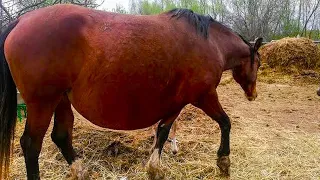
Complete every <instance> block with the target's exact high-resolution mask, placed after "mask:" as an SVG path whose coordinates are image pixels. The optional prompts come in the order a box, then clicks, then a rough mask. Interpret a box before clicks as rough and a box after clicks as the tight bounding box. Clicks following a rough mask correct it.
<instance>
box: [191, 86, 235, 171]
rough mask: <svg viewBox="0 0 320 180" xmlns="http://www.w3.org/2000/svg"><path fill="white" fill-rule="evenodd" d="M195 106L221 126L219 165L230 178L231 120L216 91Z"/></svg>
mask: <svg viewBox="0 0 320 180" xmlns="http://www.w3.org/2000/svg"><path fill="white" fill-rule="evenodd" d="M195 105H196V106H197V107H199V108H200V109H202V110H203V111H204V112H205V113H206V114H207V115H208V116H210V117H211V118H212V119H214V120H215V121H216V122H217V123H218V124H219V127H220V130H221V141H220V147H219V150H218V160H217V165H218V167H219V168H220V170H221V172H222V174H223V175H227V176H228V175H229V168H230V159H229V154H230V129H231V123H230V119H229V117H228V115H227V114H226V113H225V112H224V110H223V109H222V107H221V104H220V103H219V100H218V95H217V92H216V90H213V91H212V92H210V93H208V94H207V95H206V96H204V97H203V99H201V100H200V101H199V102H198V103H197V104H195Z"/></svg>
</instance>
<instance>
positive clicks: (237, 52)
mask: <svg viewBox="0 0 320 180" xmlns="http://www.w3.org/2000/svg"><path fill="white" fill-rule="evenodd" d="M224 50H225V60H224V62H225V63H224V70H229V69H233V68H234V67H236V66H239V65H241V61H242V60H248V59H250V58H246V57H249V56H250V49H249V46H248V45H247V44H245V43H244V42H243V41H242V40H241V41H238V40H234V41H232V42H229V43H228V44H226V47H225V48H224Z"/></svg>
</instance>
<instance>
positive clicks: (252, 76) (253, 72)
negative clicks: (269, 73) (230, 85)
mask: <svg viewBox="0 0 320 180" xmlns="http://www.w3.org/2000/svg"><path fill="white" fill-rule="evenodd" d="M248 45H249V48H250V56H248V57H243V58H246V59H243V60H241V64H240V65H238V66H236V67H235V68H233V70H232V72H233V78H234V79H235V80H236V82H237V83H239V84H240V86H241V87H242V89H243V90H244V92H245V94H246V96H247V98H248V100H249V101H253V100H255V99H256V97H257V91H256V80H257V72H258V69H259V67H260V57H259V53H258V49H259V48H260V46H261V45H262V38H257V39H256V40H255V42H254V45H253V46H252V45H250V44H248Z"/></svg>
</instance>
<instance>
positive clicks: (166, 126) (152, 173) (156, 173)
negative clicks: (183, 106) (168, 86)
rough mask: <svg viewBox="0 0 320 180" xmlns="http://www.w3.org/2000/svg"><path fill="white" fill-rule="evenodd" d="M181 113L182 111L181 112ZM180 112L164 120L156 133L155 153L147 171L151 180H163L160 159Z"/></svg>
mask: <svg viewBox="0 0 320 180" xmlns="http://www.w3.org/2000/svg"><path fill="white" fill-rule="evenodd" d="M179 112H180V111H179ZM179 112H177V113H175V114H173V115H171V116H169V117H168V118H165V119H162V120H161V121H160V123H159V125H158V128H157V131H156V136H155V137H156V142H155V145H154V147H153V152H152V154H151V157H150V159H149V161H148V163H147V171H148V175H149V178H150V179H163V178H164V175H163V173H162V172H161V169H160V158H161V152H162V149H163V145H164V143H165V142H166V141H167V139H168V136H169V132H170V128H171V126H172V124H173V122H174V120H175V119H176V118H177V117H178V115H179Z"/></svg>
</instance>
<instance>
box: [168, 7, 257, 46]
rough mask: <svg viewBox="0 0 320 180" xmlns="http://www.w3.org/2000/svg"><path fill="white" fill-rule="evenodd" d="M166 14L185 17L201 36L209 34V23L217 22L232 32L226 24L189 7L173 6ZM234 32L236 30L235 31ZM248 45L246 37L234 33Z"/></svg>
mask: <svg viewBox="0 0 320 180" xmlns="http://www.w3.org/2000/svg"><path fill="white" fill-rule="evenodd" d="M168 14H171V17H176V18H180V17H185V18H186V19H187V20H188V21H189V23H190V24H192V25H193V26H194V27H195V28H196V30H197V32H198V33H200V34H201V35H202V36H204V37H205V38H207V37H208V36H209V33H208V31H209V26H210V24H211V23H217V24H220V25H221V26H223V27H225V28H226V29H228V30H230V31H232V32H234V31H233V30H232V29H231V28H229V27H227V26H226V25H224V24H222V23H220V22H218V21H216V20H214V19H213V18H212V17H211V16H210V15H206V16H204V15H200V14H197V13H195V12H193V11H192V10H191V9H184V8H175V9H172V10H170V11H168ZM235 33H236V32H235ZM236 34H237V35H238V36H239V37H240V38H241V39H242V40H243V41H244V42H245V43H246V44H247V45H248V46H249V47H251V46H252V45H251V44H250V42H248V41H247V40H246V39H244V38H243V36H241V35H240V34H238V33H236Z"/></svg>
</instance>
